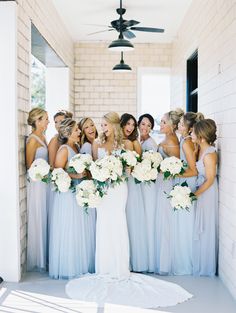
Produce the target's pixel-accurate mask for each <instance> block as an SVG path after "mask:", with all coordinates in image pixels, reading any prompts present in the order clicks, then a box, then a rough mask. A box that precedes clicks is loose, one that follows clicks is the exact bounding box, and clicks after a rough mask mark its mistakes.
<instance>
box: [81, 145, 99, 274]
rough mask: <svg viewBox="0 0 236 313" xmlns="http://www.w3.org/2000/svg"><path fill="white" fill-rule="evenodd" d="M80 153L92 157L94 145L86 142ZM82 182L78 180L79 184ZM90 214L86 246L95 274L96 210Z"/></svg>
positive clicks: (92, 270)
mask: <svg viewBox="0 0 236 313" xmlns="http://www.w3.org/2000/svg"><path fill="white" fill-rule="evenodd" d="M79 153H81V154H90V155H92V145H91V143H89V142H85V143H84V144H83V145H82V146H81V148H80V151H79ZM79 181H80V180H78V182H79ZM87 212H88V214H85V216H84V219H85V232H86V241H87V242H86V246H87V253H88V260H89V267H88V271H89V273H94V272H95V246H96V209H95V208H88V210H87Z"/></svg>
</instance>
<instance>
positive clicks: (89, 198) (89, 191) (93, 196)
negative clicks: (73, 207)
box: [75, 180, 104, 213]
mask: <svg viewBox="0 0 236 313" xmlns="http://www.w3.org/2000/svg"><path fill="white" fill-rule="evenodd" d="M103 196H104V193H103V191H102V190H101V189H98V188H97V186H96V184H95V183H94V181H93V180H83V181H82V182H81V183H79V184H78V185H77V186H76V195H75V197H76V200H77V203H78V205H79V206H81V207H83V208H84V209H85V212H86V213H88V208H95V207H97V205H98V204H99V203H100V201H101V198H102V197H103Z"/></svg>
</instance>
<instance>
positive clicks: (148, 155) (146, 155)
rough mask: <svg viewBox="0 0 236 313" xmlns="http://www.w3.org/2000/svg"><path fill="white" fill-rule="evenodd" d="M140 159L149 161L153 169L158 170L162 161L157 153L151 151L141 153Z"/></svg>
mask: <svg viewBox="0 0 236 313" xmlns="http://www.w3.org/2000/svg"><path fill="white" fill-rule="evenodd" d="M142 159H148V160H150V161H151V162H152V167H153V168H158V167H159V166H160V164H161V162H162V160H163V158H162V156H161V154H160V153H159V152H154V151H152V150H149V151H145V152H143V155H142Z"/></svg>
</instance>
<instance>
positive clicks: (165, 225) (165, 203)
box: [155, 146, 173, 275]
mask: <svg viewBox="0 0 236 313" xmlns="http://www.w3.org/2000/svg"><path fill="white" fill-rule="evenodd" d="M158 152H160V154H161V155H162V157H163V159H164V158H167V157H169V156H168V155H167V154H166V153H165V152H164V150H163V148H162V146H159V147H158ZM172 187H173V179H168V180H164V179H163V175H162V174H159V175H158V176H157V180H156V194H157V198H156V218H155V230H156V231H155V273H157V274H160V275H169V274H171V269H172V248H173V247H172V236H173V234H172V214H173V209H172V208H171V205H170V200H169V199H167V197H166V194H165V193H164V192H166V193H170V191H171V189H172Z"/></svg>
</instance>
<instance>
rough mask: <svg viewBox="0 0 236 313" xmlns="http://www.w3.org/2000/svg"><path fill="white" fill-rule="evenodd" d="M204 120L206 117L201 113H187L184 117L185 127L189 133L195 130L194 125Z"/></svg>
mask: <svg viewBox="0 0 236 313" xmlns="http://www.w3.org/2000/svg"><path fill="white" fill-rule="evenodd" d="M203 119H204V115H203V114H202V113H201V112H197V113H195V112H187V113H185V114H184V116H183V121H184V125H185V126H186V127H187V129H188V132H189V131H190V130H191V128H193V125H194V124H195V123H197V122H199V121H201V120H203Z"/></svg>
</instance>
